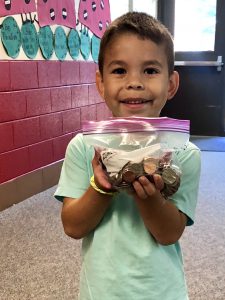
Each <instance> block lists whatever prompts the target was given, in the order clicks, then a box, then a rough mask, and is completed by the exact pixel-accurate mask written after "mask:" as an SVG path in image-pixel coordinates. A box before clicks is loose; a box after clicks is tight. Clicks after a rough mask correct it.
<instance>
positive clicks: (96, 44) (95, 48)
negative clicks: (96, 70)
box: [91, 34, 101, 63]
mask: <svg viewBox="0 0 225 300" xmlns="http://www.w3.org/2000/svg"><path fill="white" fill-rule="evenodd" d="M100 42H101V39H100V38H98V37H97V36H96V35H94V34H93V36H92V38H91V55H92V58H93V61H94V62H95V63H98V54H99V48H100Z"/></svg>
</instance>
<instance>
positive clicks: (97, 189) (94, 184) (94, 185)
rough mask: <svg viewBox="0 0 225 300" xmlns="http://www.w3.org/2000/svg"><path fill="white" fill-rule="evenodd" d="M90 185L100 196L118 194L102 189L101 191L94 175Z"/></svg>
mask: <svg viewBox="0 0 225 300" xmlns="http://www.w3.org/2000/svg"><path fill="white" fill-rule="evenodd" d="M90 185H91V187H92V188H93V189H94V190H95V191H97V192H98V193H100V194H104V195H110V196H113V195H114V194H115V193H116V192H106V191H103V190H102V189H100V188H99V187H98V186H97V185H96V183H95V177H94V175H92V176H91V179H90Z"/></svg>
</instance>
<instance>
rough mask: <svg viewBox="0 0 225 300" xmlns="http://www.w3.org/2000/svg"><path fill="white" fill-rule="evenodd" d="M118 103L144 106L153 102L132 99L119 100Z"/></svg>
mask: <svg viewBox="0 0 225 300" xmlns="http://www.w3.org/2000/svg"><path fill="white" fill-rule="evenodd" d="M120 102H121V103H124V104H145V103H149V102H153V100H147V99H140V98H132V99H124V100H121V101H120Z"/></svg>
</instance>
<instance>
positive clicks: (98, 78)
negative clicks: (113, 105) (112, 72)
mask: <svg viewBox="0 0 225 300" xmlns="http://www.w3.org/2000/svg"><path fill="white" fill-rule="evenodd" d="M95 78H96V87H97V90H98V92H99V94H100V95H101V96H102V98H103V100H104V84H103V78H102V75H101V73H100V71H99V70H97V71H96V74H95Z"/></svg>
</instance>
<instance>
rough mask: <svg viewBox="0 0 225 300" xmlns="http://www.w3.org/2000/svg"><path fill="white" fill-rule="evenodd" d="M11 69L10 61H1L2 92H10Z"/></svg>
mask: <svg viewBox="0 0 225 300" xmlns="http://www.w3.org/2000/svg"><path fill="white" fill-rule="evenodd" d="M10 89H11V85H10V69H9V62H8V61H0V91H10Z"/></svg>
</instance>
